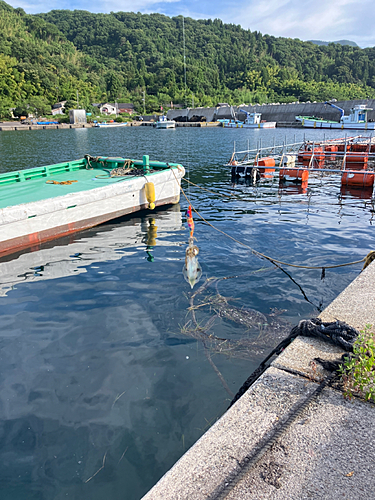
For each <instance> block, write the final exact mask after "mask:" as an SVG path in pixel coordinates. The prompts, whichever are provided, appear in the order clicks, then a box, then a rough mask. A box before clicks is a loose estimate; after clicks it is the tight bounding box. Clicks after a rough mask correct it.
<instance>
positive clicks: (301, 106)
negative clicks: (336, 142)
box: [167, 99, 375, 123]
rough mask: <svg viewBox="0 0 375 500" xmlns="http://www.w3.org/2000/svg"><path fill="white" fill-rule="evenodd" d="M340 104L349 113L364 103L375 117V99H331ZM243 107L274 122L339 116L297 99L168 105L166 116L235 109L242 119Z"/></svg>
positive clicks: (216, 115)
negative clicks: (173, 106) (194, 105)
mask: <svg viewBox="0 0 375 500" xmlns="http://www.w3.org/2000/svg"><path fill="white" fill-rule="evenodd" d="M334 104H335V105H336V106H338V107H340V108H342V109H343V110H344V111H345V114H346V115H348V114H349V112H350V109H351V108H352V107H353V106H355V105H356V104H366V105H367V106H368V107H369V108H372V109H373V111H369V112H368V119H369V120H375V99H355V100H352V101H338V102H335V103H334ZM241 109H243V110H245V111H247V112H248V113H253V112H257V113H261V114H262V120H267V121H276V122H284V123H285V122H294V121H295V117H296V116H297V115H302V116H316V117H323V118H326V119H328V120H336V121H339V120H340V116H341V113H340V111H339V110H337V109H335V108H333V107H332V106H330V105H328V104H324V102H312V103H304V102H296V103H290V104H285V103H284V104H280V103H273V104H254V105H247V104H243V105H240V106H220V107H211V108H187V109H170V110H169V111H168V113H167V116H168V119H173V120H178V121H185V120H187V121H189V120H194V119H197V118H198V119H200V118H205V119H206V120H207V122H211V121H216V120H218V119H225V118H228V119H229V118H232V113H233V112H234V113H235V114H236V116H237V117H238V118H239V119H240V120H243V119H245V116H246V115H245V114H244V113H241V112H240V110H241Z"/></svg>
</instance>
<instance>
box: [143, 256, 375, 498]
mask: <svg viewBox="0 0 375 500" xmlns="http://www.w3.org/2000/svg"><path fill="white" fill-rule="evenodd" d="M374 281H375V262H373V263H372V264H370V265H369V266H368V267H367V268H366V269H365V270H364V271H362V272H361V273H360V274H359V275H358V277H357V278H356V279H355V280H354V281H353V282H352V283H351V284H350V285H349V286H348V287H347V288H346V289H345V290H344V291H343V292H342V293H341V294H340V295H339V296H338V297H337V298H336V299H335V300H334V301H333V302H332V303H331V304H330V305H329V306H328V307H327V308H326V309H325V310H324V311H323V312H322V313H321V314H320V316H319V317H320V319H321V320H322V321H335V320H341V321H345V322H346V323H348V324H349V325H351V326H353V327H354V328H357V329H358V330H363V328H365V326H366V325H367V324H371V325H372V326H373V327H374V326H375V287H374V285H373V284H374ZM342 354H343V351H342V350H341V349H340V348H338V347H336V346H334V345H333V344H330V343H328V342H324V341H321V340H318V339H312V338H307V337H298V338H297V339H295V340H294V341H293V342H292V343H291V344H290V345H289V346H288V347H287V348H286V349H285V350H284V351H283V352H282V354H280V356H278V357H277V358H276V359H275V360H274V361H273V362H272V363H271V366H270V367H269V368H268V369H267V370H266V371H265V372H264V373H263V375H262V376H261V377H260V378H259V379H258V380H257V381H256V382H255V383H254V384H253V385H252V386H251V387H250V388H249V389H248V390H247V391H246V393H245V394H244V395H243V396H242V397H241V398H240V399H239V400H238V401H237V402H236V403H235V404H234V405H233V406H232V407H231V408H230V409H229V410H228V411H227V412H226V413H225V414H224V415H223V416H222V417H221V418H220V419H219V420H218V421H217V422H216V423H215V424H214V425H213V426H212V427H211V428H210V429H209V430H208V431H207V432H206V433H205V434H204V435H203V436H202V437H201V438H200V439H199V440H198V441H197V442H196V443H195V444H194V445H193V446H192V447H191V448H190V449H189V450H188V451H187V452H186V453H185V454H184V455H183V456H182V457H181V458H180V460H179V461H178V462H177V463H176V464H175V465H174V466H173V467H172V468H171V469H170V470H169V471H168V472H167V473H166V474H165V475H164V476H163V477H162V478H161V479H160V480H159V482H158V483H157V484H156V485H155V486H154V487H153V488H152V489H151V490H150V491H149V492H148V493H147V494H146V495H145V496H144V497H143V499H142V500H159V499H160V500H161V499H163V500H172V499H173V500H185V499H186V500H203V499H210V500H219V499H222V498H227V499H228V500H234V499H241V500H247V499H272V500H273V499H275V500H276V499H280V500H284V499H285V498H288V499H295V500H297V499H298V500H299V499H302V498H306V499H307V498H309V499H310V498H316V499H318V498H319V499H332V498H346V499H354V498H361V500H366V499H368V500H370V499H373V491H374V489H375V475H374V474H373V466H372V465H371V464H374V463H375V446H374V443H375V426H374V425H373V420H374V417H375V407H374V405H373V404H371V403H367V402H364V401H362V400H360V399H354V401H348V400H346V399H344V397H343V395H342V393H341V392H340V391H337V390H334V389H332V388H330V387H326V388H325V389H324V390H323V392H322V394H321V395H320V397H319V398H318V400H317V401H315V402H313V403H312V404H311V405H310V406H309V407H308V408H307V410H306V411H305V412H304V414H303V416H301V417H300V418H298V419H297V421H296V422H294V423H293V424H292V425H291V426H290V428H288V429H287V431H286V433H285V434H284V435H283V436H281V437H280V439H279V440H278V441H277V442H276V443H275V444H274V446H273V447H272V448H271V449H270V450H269V451H268V452H267V453H266V454H265V455H264V456H263V457H262V458H261V459H260V461H259V462H258V463H257V464H256V465H255V466H254V467H252V468H251V469H250V470H249V471H248V472H246V474H244V476H243V478H242V479H241V481H239V482H238V484H237V485H236V486H234V488H232V487H231V481H232V479H233V478H235V477H236V475H237V474H238V473H239V472H240V471H241V467H242V466H243V464H246V461H247V460H249V459H250V458H251V457H252V456H253V455H254V453H256V452H257V450H259V448H261V447H262V446H263V444H264V443H265V442H266V441H267V439H268V438H269V437H270V436H272V435H273V433H274V432H275V429H277V428H278V427H279V426H280V423H282V422H284V421H285V420H286V419H287V418H288V417H289V415H291V413H293V412H294V411H295V409H296V408H297V407H298V406H299V405H300V404H301V403H303V402H304V401H305V400H306V399H307V398H308V397H309V395H310V394H311V393H312V392H313V391H314V390H315V389H316V388H317V387H318V385H319V383H320V382H321V380H322V379H324V378H325V377H326V376H327V375H328V372H326V371H325V370H324V369H323V368H322V367H321V365H319V364H317V363H316V362H315V361H314V359H315V358H317V357H318V358H322V359H325V360H330V361H332V360H336V359H339V358H341V355H342Z"/></svg>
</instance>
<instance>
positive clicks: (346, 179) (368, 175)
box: [341, 170, 375, 187]
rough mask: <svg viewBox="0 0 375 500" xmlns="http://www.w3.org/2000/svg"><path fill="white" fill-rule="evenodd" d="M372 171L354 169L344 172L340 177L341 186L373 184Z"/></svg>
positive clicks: (374, 175)
mask: <svg viewBox="0 0 375 500" xmlns="http://www.w3.org/2000/svg"><path fill="white" fill-rule="evenodd" d="M374 177H375V174H374V172H367V171H366V170H356V171H355V172H353V171H352V172H350V171H347V172H344V173H343V174H342V177H341V185H342V186H360V187H372V186H373V185H374Z"/></svg>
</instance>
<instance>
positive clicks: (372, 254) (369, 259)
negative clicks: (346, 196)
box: [169, 167, 375, 277]
mask: <svg viewBox="0 0 375 500" xmlns="http://www.w3.org/2000/svg"><path fill="white" fill-rule="evenodd" d="M169 168H170V169H171V171H172V173H173V175H174V178H175V179H176V182H177V183H178V184H179V182H178V180H177V177H176V175H175V173H174V171H173V169H172V167H169ZM189 184H190V182H189ZM179 185H180V184H179ZM195 185H196V184H195ZM180 189H181V192H182V194H183V195H184V197H185V199H186V201H187V202H188V204H189V205H191V207H192V209H193V211H194V212H195V213H196V214H197V215H198V217H199V218H200V219H202V221H203V222H205V223H206V224H207V225H208V226H210V227H212V229H215V231H218V232H219V233H221V234H223V235H224V236H226V237H227V238H230V239H231V240H233V241H235V242H236V243H238V244H239V245H242V246H243V247H245V248H247V249H248V250H250V251H251V253H253V254H254V255H256V256H258V257H262V258H264V259H266V260H269V261H270V262H272V263H273V264H275V265H278V264H280V265H282V266H288V267H296V268H299V269H321V270H322V277H324V274H325V270H326V269H335V268H338V267H345V266H352V265H354V264H360V263H361V262H364V263H365V264H364V266H363V268H362V271H363V270H364V269H365V268H366V267H367V266H368V265H369V264H370V263H371V262H372V261H373V260H374V259H375V250H371V252H369V253H368V254H367V256H366V257H364V258H363V259H361V260H355V261H352V262H346V263H345V264H336V265H332V266H303V265H300V264H291V263H290V262H284V261H282V260H277V259H274V258H273V257H269V256H268V255H265V254H264V253H262V252H258V250H255V249H254V248H251V247H250V246H249V245H246V243H243V242H242V241H240V240H238V239H237V238H234V237H233V236H231V235H230V234H228V233H226V232H224V231H222V230H221V229H218V228H217V227H215V226H214V225H213V224H211V223H210V222H208V220H206V219H205V218H204V217H203V215H201V214H200V213H199V212H198V210H196V209H195V208H194V206H193V205H192V203H191V201H190V200H189V198H188V197H187V196H186V193H185V191H184V190H183V188H182V186H180ZM207 191H208V190H207ZM211 192H213V191H211ZM226 196H227V195H226Z"/></svg>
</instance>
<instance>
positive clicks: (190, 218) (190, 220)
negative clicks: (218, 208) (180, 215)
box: [186, 205, 194, 238]
mask: <svg viewBox="0 0 375 500" xmlns="http://www.w3.org/2000/svg"><path fill="white" fill-rule="evenodd" d="M186 219H187V223H188V226H189V229H190V238H192V237H193V234H194V219H193V214H192V211H191V205H189V207H188V209H187V210H186Z"/></svg>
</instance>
